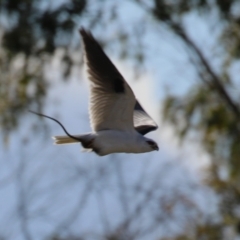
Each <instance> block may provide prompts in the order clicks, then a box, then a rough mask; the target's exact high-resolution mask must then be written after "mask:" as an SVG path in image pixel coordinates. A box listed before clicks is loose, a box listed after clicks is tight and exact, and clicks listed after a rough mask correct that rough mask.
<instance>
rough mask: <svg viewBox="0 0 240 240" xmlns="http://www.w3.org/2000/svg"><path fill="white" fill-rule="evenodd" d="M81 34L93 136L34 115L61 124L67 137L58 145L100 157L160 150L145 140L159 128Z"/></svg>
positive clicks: (98, 49) (89, 37) (89, 38)
mask: <svg viewBox="0 0 240 240" xmlns="http://www.w3.org/2000/svg"><path fill="white" fill-rule="evenodd" d="M79 32H80V35H81V37H82V40H83V45H84V53H85V54H84V56H85V64H86V65H87V72H88V77H89V80H90V103H89V106H90V108H89V114H90V123H91V128H92V130H93V132H91V133H87V134H81V135H71V134H69V133H68V132H67V131H66V129H65V128H64V126H63V125H62V124H61V123H60V122H59V121H58V120H56V119H54V118H52V117H49V116H46V115H44V114H41V113H36V112H33V111H30V112H32V113H35V114H37V115H39V116H43V117H47V118H49V119H52V120H54V121H55V122H57V123H58V124H60V126H61V127H62V128H63V130H64V132H65V133H66V134H67V136H54V137H53V139H54V140H55V144H68V143H77V142H80V143H81V144H82V146H83V148H84V149H85V150H87V151H94V152H95V153H96V154H98V155H99V156H104V155H107V154H111V153H145V152H150V151H154V150H158V145H157V143H156V142H154V141H153V140H151V139H149V138H146V137H144V135H145V134H146V133H148V132H150V131H153V130H156V129H157V124H156V123H155V122H154V121H153V120H152V118H151V117H150V116H149V115H148V114H147V113H146V112H145V111H144V109H143V108H142V106H141V105H140V104H139V102H138V101H137V100H136V98H135V95H134V93H133V91H132V89H131V88H130V86H129V85H128V84H127V82H126V81H125V80H124V78H123V76H122V75H121V74H120V73H119V71H118V70H117V68H116V67H115V66H114V65H113V63H112V62H111V60H110V59H109V58H108V57H107V55H106V54H105V53H104V51H103V50H102V48H101V46H100V45H99V43H98V42H97V41H96V40H95V39H94V37H93V36H92V34H91V33H90V32H88V31H86V30H84V28H81V29H80V31H79Z"/></svg>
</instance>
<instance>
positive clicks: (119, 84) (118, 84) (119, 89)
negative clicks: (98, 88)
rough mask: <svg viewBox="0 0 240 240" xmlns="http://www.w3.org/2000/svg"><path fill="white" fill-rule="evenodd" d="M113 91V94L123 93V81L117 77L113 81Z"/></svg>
mask: <svg viewBox="0 0 240 240" xmlns="http://www.w3.org/2000/svg"><path fill="white" fill-rule="evenodd" d="M113 89H114V91H115V93H125V88H124V80H123V79H122V78H120V77H117V78H115V79H114V80H113Z"/></svg>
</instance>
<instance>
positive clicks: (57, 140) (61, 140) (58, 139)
mask: <svg viewBox="0 0 240 240" xmlns="http://www.w3.org/2000/svg"><path fill="white" fill-rule="evenodd" d="M74 137H79V136H77V135H74ZM52 138H53V140H54V144H71V143H79V142H80V141H77V140H75V139H73V138H70V137H68V136H54V137H52Z"/></svg>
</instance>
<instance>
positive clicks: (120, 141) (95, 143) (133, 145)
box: [54, 130, 153, 156]
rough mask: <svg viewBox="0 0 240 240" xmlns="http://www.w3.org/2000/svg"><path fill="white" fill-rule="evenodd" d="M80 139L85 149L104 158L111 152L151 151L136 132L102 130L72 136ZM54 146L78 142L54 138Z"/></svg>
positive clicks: (61, 137)
mask: <svg viewBox="0 0 240 240" xmlns="http://www.w3.org/2000/svg"><path fill="white" fill-rule="evenodd" d="M74 136H75V137H76V138H79V139H82V145H83V147H84V148H85V149H89V150H90V151H94V152H96V153H97V154H98V155H100V156H104V155H107V154H110V153H113V152H118V153H124V152H125V153H144V152H150V151H152V150H153V149H152V148H151V147H150V146H149V145H148V144H146V138H145V137H143V136H142V135H141V134H139V133H138V132H137V131H135V130H133V131H119V130H102V131H99V132H96V133H88V134H83V135H74ZM54 139H55V142H56V144H68V143H78V142H79V141H77V140H75V139H72V138H70V137H68V136H55V137H54Z"/></svg>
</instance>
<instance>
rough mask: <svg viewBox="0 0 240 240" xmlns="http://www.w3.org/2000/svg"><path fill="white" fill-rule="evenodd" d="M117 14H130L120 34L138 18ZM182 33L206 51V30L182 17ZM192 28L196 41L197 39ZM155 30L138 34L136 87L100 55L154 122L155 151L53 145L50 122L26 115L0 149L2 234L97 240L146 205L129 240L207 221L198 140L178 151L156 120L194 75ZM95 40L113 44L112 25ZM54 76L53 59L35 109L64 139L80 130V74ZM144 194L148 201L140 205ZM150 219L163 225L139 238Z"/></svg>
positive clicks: (84, 86) (83, 115) (83, 80)
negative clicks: (143, 54)
mask: <svg viewBox="0 0 240 240" xmlns="http://www.w3.org/2000/svg"><path fill="white" fill-rule="evenodd" d="M121 11H123V12H125V13H126V11H127V12H134V14H132V15H131V14H129V15H128V16H129V18H130V19H129V18H123V22H122V25H124V26H126V27H127V24H126V23H127V22H129V21H134V22H135V23H138V21H140V20H141V18H142V17H143V13H142V12H141V11H140V10H139V9H138V10H136V9H134V7H133V5H132V4H130V5H124V4H123V5H121V8H119V12H120V13H121ZM121 16H125V15H124V14H123V13H122V14H121ZM106 18H107V17H106ZM131 18H132V19H131ZM150 21H151V20H150ZM153 25H154V24H153ZM186 25H187V26H188V29H189V31H190V35H191V36H193V37H194V39H195V40H196V42H197V43H198V44H202V43H204V45H205V46H206V48H205V49H206V51H205V53H206V54H208V52H209V49H211V48H212V47H213V45H214V42H213V41H212V40H211V39H209V38H207V37H206V36H207V34H208V33H209V30H210V29H208V28H207V27H206V25H205V23H202V21H200V20H199V19H198V18H197V17H196V15H191V16H189V17H188V19H186ZM193 25H194V26H195V27H194V28H193V27H192V26H193ZM153 27H155V26H153ZM156 29H158V28H156ZM196 29H198V30H197V33H199V35H200V36H202V38H203V39H201V38H200V37H197V33H196ZM159 30H160V31H161V33H162V38H161V39H159V37H157V35H155V34H147V35H146V36H144V42H145V44H146V45H148V46H150V47H149V48H148V49H147V50H148V58H147V61H146V69H145V70H144V72H142V73H141V76H140V77H139V78H138V79H135V74H134V69H133V67H132V66H133V63H132V62H131V61H127V60H120V59H118V58H117V57H116V56H117V54H115V53H114V51H113V49H112V48H109V49H107V54H108V56H109V57H110V58H111V59H112V60H113V62H114V63H115V65H116V66H117V68H118V69H119V70H120V72H121V73H122V74H123V76H124V77H125V79H126V80H127V81H128V83H129V84H130V86H131V87H132V89H133V91H134V93H135V95H136V97H137V99H138V100H139V101H140V102H141V104H142V105H143V107H144V108H145V109H146V110H147V111H148V113H149V114H150V116H152V117H153V118H154V119H155V120H156V121H157V123H158V124H159V129H158V130H157V131H156V132H152V133H150V134H148V137H150V138H153V139H154V140H156V141H157V142H158V145H159V147H160V151H159V152H151V153H146V154H141V155H134V154H114V155H110V156H105V157H99V156H97V155H95V154H94V153H84V152H81V147H80V146H79V144H74V145H66V146H54V145H53V143H52V139H51V136H53V135H63V134H64V133H63V131H62V129H61V128H60V127H59V126H58V125H57V124H56V123H54V122H52V121H51V120H48V119H43V120H42V121H40V120H39V118H38V117H37V116H35V115H32V114H30V113H26V114H25V117H24V119H22V123H21V125H20V126H21V128H19V129H18V130H17V131H16V132H14V133H13V134H12V135H11V141H10V144H9V145H8V146H4V145H3V144H2V145H1V146H0V150H1V151H0V159H1V162H2V163H1V165H2V168H1V170H0V176H1V179H2V181H0V184H1V183H2V184H1V185H2V187H1V188H0V195H1V196H2V197H1V198H0V212H1V214H0V233H1V234H2V235H3V236H6V237H8V238H9V239H16V240H18V239H19V240H22V239H25V238H26V235H24V232H28V233H29V234H30V236H32V238H33V239H44V237H46V236H50V235H53V234H54V233H56V232H60V233H61V234H63V235H64V234H65V235H68V234H76V235H77V234H81V235H84V236H85V237H86V239H96V238H97V239H100V238H99V236H101V234H103V233H104V232H111V231H114V230H115V229H116V228H117V227H118V226H119V225H121V223H122V222H124V219H126V218H127V217H131V214H132V213H134V211H135V210H136V207H137V206H138V203H141V202H142V203H144V201H146V203H147V204H146V205H147V207H142V211H141V213H139V215H138V216H137V218H136V219H135V220H134V221H133V223H132V224H131V225H130V226H129V232H134V231H137V230H138V226H141V231H142V232H140V233H139V234H140V235H139V236H140V237H139V238H138V239H146V237H148V239H155V238H156V237H159V236H168V235H169V236H170V237H171V236H172V235H174V234H177V233H181V232H183V231H187V230H188V229H187V225H188V226H189V224H190V223H191V224H194V221H197V220H196V219H198V220H199V219H200V220H199V221H201V220H203V219H207V218H208V217H209V216H211V214H213V215H214V214H216V213H215V212H216V205H217V200H216V198H215V195H214V194H213V193H212V191H211V190H210V189H209V188H207V187H206V186H204V185H203V184H202V182H201V180H202V173H203V172H204V169H205V168H206V167H207V166H208V164H209V156H208V155H207V153H205V151H204V150H203V149H202V148H201V146H200V144H199V143H198V141H192V140H186V141H184V142H183V143H182V144H179V140H178V137H177V136H176V133H175V132H174V129H173V127H172V126H170V125H169V124H167V123H166V122H163V120H162V117H161V109H162V100H163V98H164V96H165V94H166V91H170V92H173V93H174V94H183V93H184V91H186V89H188V88H189V87H190V86H191V85H192V84H193V83H194V81H195V78H196V73H195V72H194V71H193V68H191V65H190V63H189V59H188V58H187V55H186V54H185V53H184V48H183V46H182V45H181V44H177V43H176V39H174V38H173V37H172V36H170V35H168V34H167V32H166V31H165V30H164V29H159ZM129 31H131V29H129ZM149 32H150V31H149ZM200 33H201V34H200ZM216 34H217V33H216ZM94 35H95V36H96V38H101V37H105V38H106V37H108V36H114V27H110V28H109V29H108V32H106V35H105V36H102V35H103V34H101V31H100V28H99V30H96V33H95V32H94ZM149 42H151V44H149ZM58 54H61V51H59V53H58ZM58 54H57V56H58ZM209 57H210V56H209ZM60 68H61V65H60V63H59V58H58V57H56V58H55V59H54V60H53V61H52V64H51V65H49V66H48V67H47V68H46V72H47V78H48V79H49V83H50V91H49V92H48V96H47V99H46V106H45V107H44V109H43V111H44V113H45V114H46V115H49V116H52V117H56V118H57V119H58V120H60V121H61V122H62V123H63V124H64V126H65V127H66V128H67V130H68V131H69V132H70V133H71V134H77V133H84V132H89V131H91V129H90V125H89V120H88V97H89V92H88V80H87V77H86V74H85V73H84V71H83V70H82V69H80V68H79V67H74V69H73V73H72V76H71V78H70V79H69V80H68V81H62V79H61V74H60V71H59V69H60ZM32 110H35V109H32ZM1 185H0V186H1ZM139 189H140V190H139ZM150 190H151V191H150ZM147 192H150V193H151V194H153V195H150V196H151V197H149V199H148V198H147V196H148V195H145V193H147ZM145 198H146V199H145ZM144 199H145V200H144ZM157 204H159V205H157ZM143 206H145V205H144V204H143ZM193 206H194V207H193ZM209 206H212V207H211V208H209ZM166 209H170V210H169V212H167V211H166ZM194 209H195V210H194ZM23 213H24V214H25V215H24V214H23ZM155 219H161V220H159V225H161V226H162V227H156V228H154V231H150V232H148V231H147V229H148V228H147V227H148V226H149V225H151V224H153V223H152V222H151V221H153V220H155ZM192 219H194V221H192ZM23 223H24V224H23ZM145 228H146V229H145ZM144 230H146V233H144ZM94 237H95V238H94ZM149 237H150V238H149Z"/></svg>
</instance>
